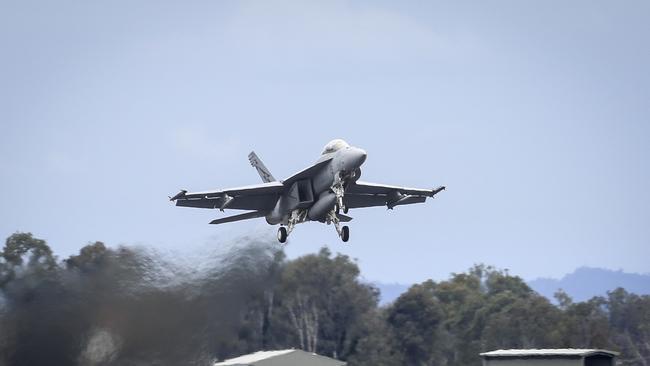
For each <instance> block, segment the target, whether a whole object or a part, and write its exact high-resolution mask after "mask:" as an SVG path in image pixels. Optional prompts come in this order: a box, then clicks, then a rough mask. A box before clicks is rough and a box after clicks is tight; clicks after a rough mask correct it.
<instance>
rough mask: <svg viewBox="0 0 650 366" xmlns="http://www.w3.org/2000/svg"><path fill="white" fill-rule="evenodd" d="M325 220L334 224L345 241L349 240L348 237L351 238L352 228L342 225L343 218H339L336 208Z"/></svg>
mask: <svg viewBox="0 0 650 366" xmlns="http://www.w3.org/2000/svg"><path fill="white" fill-rule="evenodd" d="M325 222H326V223H327V224H328V225H329V224H334V228H336V232H337V233H338V234H339V237H340V238H341V240H343V242H347V241H348V239H350V228H349V227H347V226H341V220H339V217H338V216H337V214H336V209H334V210H332V211H330V212H329V214H328V215H327V219H326V220H325Z"/></svg>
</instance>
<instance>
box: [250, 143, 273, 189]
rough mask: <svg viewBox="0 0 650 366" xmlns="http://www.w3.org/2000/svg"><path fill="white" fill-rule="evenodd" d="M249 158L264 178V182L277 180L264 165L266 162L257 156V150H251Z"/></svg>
mask: <svg viewBox="0 0 650 366" xmlns="http://www.w3.org/2000/svg"><path fill="white" fill-rule="evenodd" d="M248 160H249V161H250V162H251V165H252V166H253V167H254V168H255V169H257V173H258V174H259V175H260V178H262V182H264V183H268V182H275V178H273V175H272V174H271V172H269V170H268V169H267V168H266V166H264V163H262V160H260V158H258V157H257V154H255V151H251V153H250V154H248Z"/></svg>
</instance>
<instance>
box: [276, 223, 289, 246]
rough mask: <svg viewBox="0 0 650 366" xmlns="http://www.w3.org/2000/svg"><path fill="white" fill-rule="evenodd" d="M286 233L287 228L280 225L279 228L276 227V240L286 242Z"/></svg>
mask: <svg viewBox="0 0 650 366" xmlns="http://www.w3.org/2000/svg"><path fill="white" fill-rule="evenodd" d="M288 235H289V234H288V233H287V228H286V227H284V226H280V228H279V229H278V241H279V242H280V243H284V242H286V241H287V236H288Z"/></svg>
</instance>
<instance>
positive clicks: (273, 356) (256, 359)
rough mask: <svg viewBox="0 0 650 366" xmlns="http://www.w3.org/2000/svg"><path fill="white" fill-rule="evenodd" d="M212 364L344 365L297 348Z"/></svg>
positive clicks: (261, 352)
mask: <svg viewBox="0 0 650 366" xmlns="http://www.w3.org/2000/svg"><path fill="white" fill-rule="evenodd" d="M214 366H345V362H343V361H339V360H335V359H333V358H329V357H325V356H319V355H317V354H315V353H309V352H305V351H302V350H298V349H285V350H280V351H259V352H255V353H251V354H249V355H244V356H239V357H236V358H231V359H229V360H225V361H222V362H217V363H215V364H214Z"/></svg>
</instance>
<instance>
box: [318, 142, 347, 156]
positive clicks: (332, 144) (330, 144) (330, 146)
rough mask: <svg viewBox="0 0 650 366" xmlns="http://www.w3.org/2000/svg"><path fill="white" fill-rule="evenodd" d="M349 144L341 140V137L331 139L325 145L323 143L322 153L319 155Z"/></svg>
mask: <svg viewBox="0 0 650 366" xmlns="http://www.w3.org/2000/svg"><path fill="white" fill-rule="evenodd" d="M349 146H350V145H348V143H347V142H345V141H343V140H341V139H336V140H332V141H330V142H328V143H327V145H325V148H324V149H323V153H322V154H321V155H325V154H330V153H333V152H335V151H338V150H340V149H343V148H346V147H349Z"/></svg>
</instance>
